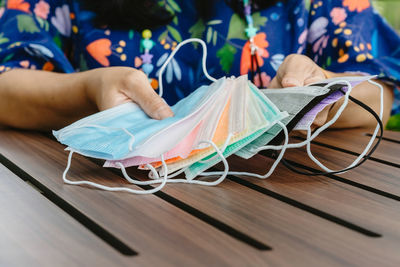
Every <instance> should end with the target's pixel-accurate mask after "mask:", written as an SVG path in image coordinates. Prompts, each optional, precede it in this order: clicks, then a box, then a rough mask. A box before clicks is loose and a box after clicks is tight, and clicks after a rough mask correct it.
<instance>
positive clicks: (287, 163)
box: [281, 89, 383, 176]
mask: <svg viewBox="0 0 400 267" xmlns="http://www.w3.org/2000/svg"><path fill="white" fill-rule="evenodd" d="M339 91H340V92H341V93H343V94H346V93H345V92H344V91H343V90H342V89H340V90H339ZM349 99H350V100H351V101H352V102H354V103H356V104H357V105H359V106H360V107H362V108H363V109H365V110H366V111H368V112H369V113H371V114H372V116H374V118H375V119H376V121H377V122H378V124H379V128H380V135H379V136H378V141H377V142H376V144H375V145H374V146H373V147H372V149H371V150H370V151H369V152H368V153H367V154H366V155H365V156H364V158H363V159H362V160H361V161H360V162H359V163H357V164H356V165H354V166H353V167H349V168H347V169H343V170H340V171H334V172H306V171H301V170H299V169H298V168H296V167H294V166H293V165H292V164H290V163H289V162H287V161H286V160H285V159H282V160H281V161H282V164H283V165H284V166H285V167H286V168H288V169H289V170H291V171H293V172H295V173H298V174H303V175H308V176H317V175H327V174H338V173H342V172H346V171H349V170H352V169H354V168H356V167H358V166H360V165H361V164H363V163H364V162H365V161H366V160H368V159H369V158H370V157H371V155H372V153H374V151H375V150H376V149H377V148H378V146H379V144H380V142H381V141H382V137H383V123H382V121H381V119H380V118H379V116H378V114H376V113H375V111H374V110H372V109H371V108H370V107H369V106H367V105H366V104H364V103H363V102H361V101H360V100H358V99H355V98H354V97H352V96H350V95H349Z"/></svg>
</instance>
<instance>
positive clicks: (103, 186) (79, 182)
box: [63, 150, 168, 195]
mask: <svg viewBox="0 0 400 267" xmlns="http://www.w3.org/2000/svg"><path fill="white" fill-rule="evenodd" d="M73 154H74V151H73V150H71V151H70V153H69V155H68V162H67V167H66V168H65V170H64V173H63V180H64V182H65V183H66V184H71V185H90V186H93V187H95V188H99V189H102V190H105V191H112V192H115V191H120V192H128V193H132V194H139V195H145V194H153V193H155V192H157V191H159V190H161V189H162V188H163V187H164V186H165V184H166V182H167V180H168V172H166V173H165V175H164V177H163V179H159V180H162V182H161V184H160V185H159V186H157V187H155V188H153V189H151V190H135V189H132V188H128V187H110V186H105V185H101V184H98V183H94V182H90V181H71V180H68V178H67V173H68V171H69V168H70V167H71V161H72V155H73ZM161 161H162V163H163V166H164V168H167V164H166V163H165V160H164V155H161ZM124 170H125V169H123V174H124V177H125V179H127V177H129V176H127V174H126V172H125V173H124ZM153 170H154V168H153ZM153 170H152V171H153ZM154 172H155V173H156V174H157V176H158V173H157V172H156V171H155V170H154ZM125 174H126V176H127V177H126V176H125ZM129 179H130V177H129ZM127 180H128V179H127ZM128 181H129V182H131V181H133V180H132V179H130V180H128ZM138 182H141V181H135V183H136V184H141V183H138ZM143 184H144V183H143Z"/></svg>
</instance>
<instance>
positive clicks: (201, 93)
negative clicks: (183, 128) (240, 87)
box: [53, 78, 226, 160]
mask: <svg viewBox="0 0 400 267" xmlns="http://www.w3.org/2000/svg"><path fill="white" fill-rule="evenodd" d="M225 82H226V79H225V78H222V79H220V80H218V81H217V82H215V83H213V84H212V85H210V86H202V87H200V88H199V89H197V90H196V91H194V92H193V93H192V94H190V95H189V96H188V97H186V98H184V99H182V100H181V101H179V102H178V103H177V104H175V105H174V106H172V107H171V109H172V111H173V112H174V116H173V117H170V118H166V119H164V120H161V121H159V120H154V119H151V118H149V117H148V116H147V115H146V114H145V113H144V112H143V111H142V110H141V109H140V108H139V107H138V106H137V105H136V104H134V103H125V104H122V105H120V106H117V107H114V108H111V109H108V110H105V111H102V112H99V113H96V114H94V115H92V116H89V117H86V118H83V119H81V120H79V121H77V122H75V123H73V124H71V125H69V126H67V127H65V128H63V129H61V130H58V131H54V132H53V134H54V136H55V137H56V138H57V140H58V141H59V142H60V143H62V144H65V145H67V146H68V147H69V149H70V150H73V151H75V152H77V153H79V154H82V155H84V156H88V157H92V158H100V159H106V160H117V159H124V158H127V157H129V156H131V155H130V153H131V152H133V150H134V148H135V147H136V146H138V145H140V144H141V143H142V142H143V141H145V140H146V139H148V138H149V137H150V136H152V135H154V134H156V133H157V132H159V131H160V130H162V129H164V128H166V127H168V126H170V125H173V124H175V123H178V122H179V121H181V120H182V119H184V118H185V117H187V116H188V115H189V114H191V113H194V112H196V110H198V109H199V108H201V107H202V106H203V105H204V104H206V103H207V101H210V100H212V99H213V97H214V96H215V94H216V93H218V90H215V89H216V88H220V87H221V85H223V84H224V83H225ZM178 141H179V137H178ZM168 145H169V147H166V148H165V149H171V148H172V147H174V145H176V144H173V143H169V144H168ZM164 152H166V151H162V152H161V153H160V154H162V153H164Z"/></svg>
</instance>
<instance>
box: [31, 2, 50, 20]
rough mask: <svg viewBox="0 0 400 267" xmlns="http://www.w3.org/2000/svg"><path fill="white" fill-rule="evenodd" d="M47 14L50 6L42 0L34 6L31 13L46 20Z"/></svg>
mask: <svg viewBox="0 0 400 267" xmlns="http://www.w3.org/2000/svg"><path fill="white" fill-rule="evenodd" d="M49 12H50V5H49V4H48V3H47V2H46V1H44V0H40V1H39V2H38V3H37V4H36V5H35V9H34V10H33V13H35V15H36V16H38V17H39V18H42V19H47V16H48V15H49Z"/></svg>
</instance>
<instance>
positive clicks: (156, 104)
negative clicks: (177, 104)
mask: <svg viewBox="0 0 400 267" xmlns="http://www.w3.org/2000/svg"><path fill="white" fill-rule="evenodd" d="M149 87H150V86H149ZM139 91H141V92H140V93H138V94H137V97H136V98H135V99H134V101H135V102H136V103H137V104H138V105H139V106H140V107H141V108H142V109H143V111H144V112H145V113H146V114H147V115H149V116H150V117H152V118H153V119H156V120H162V119H165V118H168V117H172V116H174V113H173V112H172V110H171V108H170V107H169V106H168V104H167V103H166V102H165V100H164V99H162V98H161V97H160V96H159V95H158V94H156V92H155V91H154V90H153V88H151V87H150V90H139Z"/></svg>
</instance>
